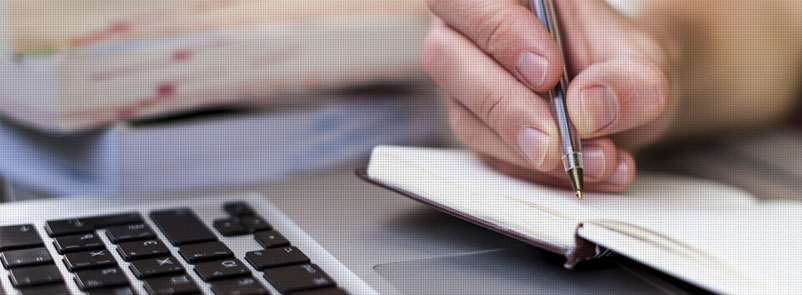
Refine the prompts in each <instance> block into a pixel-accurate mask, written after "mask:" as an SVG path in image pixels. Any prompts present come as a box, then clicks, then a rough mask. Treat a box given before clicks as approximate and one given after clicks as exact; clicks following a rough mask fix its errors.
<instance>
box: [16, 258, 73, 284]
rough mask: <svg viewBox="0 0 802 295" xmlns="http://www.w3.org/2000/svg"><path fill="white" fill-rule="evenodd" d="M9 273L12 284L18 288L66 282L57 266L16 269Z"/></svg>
mask: <svg viewBox="0 0 802 295" xmlns="http://www.w3.org/2000/svg"><path fill="white" fill-rule="evenodd" d="M9 272H10V274H9V275H8V277H9V278H10V279H11V284H12V285H14V287H17V288H22V287H27V286H36V285H44V284H52V283H58V282H61V281H63V280H64V279H63V278H62V277H61V273H59V271H58V268H57V267H56V265H55V264H50V265H42V266H31V267H23V268H15V269H12V270H11V271H9Z"/></svg>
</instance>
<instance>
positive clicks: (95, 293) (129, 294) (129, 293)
mask: <svg viewBox="0 0 802 295" xmlns="http://www.w3.org/2000/svg"><path fill="white" fill-rule="evenodd" d="M86 293H87V294H89V295H136V292H135V291H134V289H132V288H131V286H122V287H114V288H104V289H95V290H89V291H87V292H86Z"/></svg>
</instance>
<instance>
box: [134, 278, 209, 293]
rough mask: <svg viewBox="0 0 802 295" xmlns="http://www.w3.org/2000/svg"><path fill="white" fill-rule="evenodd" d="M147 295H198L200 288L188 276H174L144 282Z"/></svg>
mask: <svg viewBox="0 0 802 295" xmlns="http://www.w3.org/2000/svg"><path fill="white" fill-rule="evenodd" d="M145 290H146V291H148V294H149V295H181V294H195V293H200V288H198V285H197V284H195V281H193V280H192V278H190V277H189V276H188V275H186V274H182V275H175V276H170V277H160V278H153V279H147V280H145Z"/></svg>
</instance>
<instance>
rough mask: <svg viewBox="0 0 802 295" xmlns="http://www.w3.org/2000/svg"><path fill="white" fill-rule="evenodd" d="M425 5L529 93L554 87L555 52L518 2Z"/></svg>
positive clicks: (464, 0)
mask: <svg viewBox="0 0 802 295" xmlns="http://www.w3.org/2000/svg"><path fill="white" fill-rule="evenodd" d="M427 2H428V4H429V8H430V9H431V10H432V12H434V14H436V15H437V16H438V17H439V18H440V19H441V20H443V21H444V22H445V23H446V24H447V25H448V26H450V27H452V28H454V29H455V30H457V31H459V32H460V33H462V34H463V35H465V36H466V37H467V38H468V39H470V40H471V41H473V43H474V44H476V45H477V46H478V47H479V48H480V49H482V51H484V52H485V53H487V54H488V55H490V56H492V57H493V58H494V59H495V60H496V61H497V62H498V63H500V64H501V65H502V66H503V67H504V68H505V69H506V70H507V71H509V72H510V73H512V74H513V75H514V76H515V77H516V78H518V80H520V81H521V82H523V83H524V84H525V85H527V86H528V87H529V88H531V89H532V90H535V91H538V92H543V91H548V90H549V89H551V88H553V87H554V86H555V85H557V82H558V81H559V80H560V76H561V75H562V72H563V64H564V63H563V59H562V55H561V53H560V51H559V48H558V47H557V44H556V43H555V42H554V39H553V38H552V37H551V35H550V34H549V33H548V31H546V29H545V28H544V27H543V25H542V24H541V23H540V21H539V20H538V19H537V17H535V15H534V14H533V13H532V12H531V11H530V10H529V9H528V8H527V7H526V6H523V5H521V3H520V1H519V0H428V1H427ZM525 2H528V1H525Z"/></svg>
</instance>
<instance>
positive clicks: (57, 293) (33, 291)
mask: <svg viewBox="0 0 802 295" xmlns="http://www.w3.org/2000/svg"><path fill="white" fill-rule="evenodd" d="M19 292H20V293H21V294H22V295H42V294H47V295H70V290H69V289H67V286H66V285H64V284H49V285H42V286H36V287H27V288H22V289H19Z"/></svg>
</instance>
